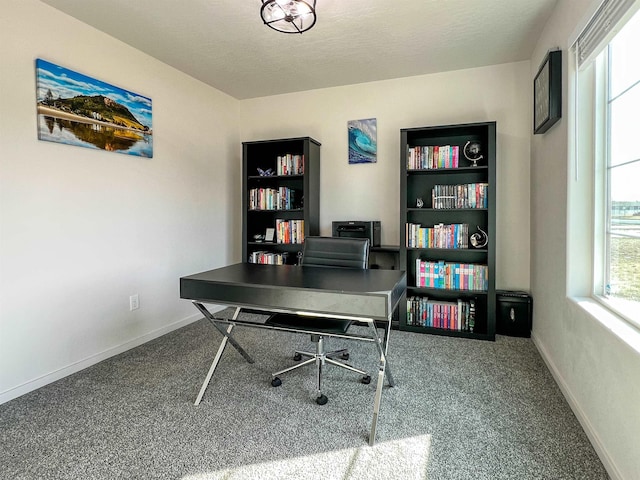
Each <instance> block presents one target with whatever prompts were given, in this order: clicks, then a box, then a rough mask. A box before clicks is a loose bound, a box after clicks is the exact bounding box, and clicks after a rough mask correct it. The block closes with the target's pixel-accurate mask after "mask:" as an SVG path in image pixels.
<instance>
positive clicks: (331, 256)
mask: <svg viewBox="0 0 640 480" xmlns="http://www.w3.org/2000/svg"><path fill="white" fill-rule="evenodd" d="M301 264H302V265H304V266H316V267H344V268H359V269H365V268H368V266H369V239H368V238H345V237H305V239H304V247H303V254H302V262H301Z"/></svg>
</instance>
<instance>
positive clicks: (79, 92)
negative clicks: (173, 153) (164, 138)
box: [36, 59, 153, 158]
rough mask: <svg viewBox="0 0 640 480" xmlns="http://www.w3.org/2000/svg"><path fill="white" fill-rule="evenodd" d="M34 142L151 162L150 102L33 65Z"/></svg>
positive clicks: (87, 79) (51, 67)
mask: <svg viewBox="0 0 640 480" xmlns="http://www.w3.org/2000/svg"><path fill="white" fill-rule="evenodd" d="M36 97H37V102H36V103H37V110H38V139H40V140H44V141H48V142H57V143H64V144H67V145H76V146H80V147H87V148H93V149H99V150H107V151H110V152H117V153H123V154H127V155H136V156H140V157H148V158H151V157H153V129H152V121H151V120H152V110H151V99H150V98H147V97H145V96H143V95H140V94H137V93H133V92H130V91H128V90H125V89H123V88H119V87H116V86H113V85H110V84H108V83H105V82H103V81H100V80H97V79H95V78H91V77H88V76H86V75H83V74H81V73H77V72H74V71H73V70H69V69H67V68H64V67H61V66H59V65H56V64H54V63H51V62H47V61H46V60H42V59H37V60H36Z"/></svg>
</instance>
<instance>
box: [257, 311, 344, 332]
mask: <svg viewBox="0 0 640 480" xmlns="http://www.w3.org/2000/svg"><path fill="white" fill-rule="evenodd" d="M352 323H353V322H352V321H351V320H341V319H338V318H324V317H305V316H302V315H295V314H290V313H277V314H275V315H273V316H271V317H270V318H269V319H268V320H267V325H273V326H274V327H283V328H295V329H298V330H304V331H309V332H319V333H327V334H336V335H339V334H344V333H347V330H348V329H349V326H350V325H351V324H352Z"/></svg>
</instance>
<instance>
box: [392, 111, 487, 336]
mask: <svg viewBox="0 0 640 480" xmlns="http://www.w3.org/2000/svg"><path fill="white" fill-rule="evenodd" d="M400 135H401V150H400V158H401V175H400V180H401V188H400V192H401V194H400V195H401V199H400V202H401V203H400V205H401V208H400V268H403V269H405V270H406V272H407V314H406V315H401V318H400V329H401V330H407V331H412V332H422V333H431V334H438V335H449V336H459V337H466V338H476V339H483V340H495V330H496V321H495V317H496V293H495V259H496V255H495V252H496V249H495V239H496V124H495V122H485V123H470V124H461V125H446V126H434V127H423V128H407V129H402V130H401V131H400ZM476 142H477V143H476ZM474 143H476V145H479V147H480V152H479V154H480V155H481V156H482V158H480V160H478V161H477V162H475V163H476V165H475V166H474V162H472V161H470V160H468V159H467V158H466V157H465V154H464V152H465V147H467V152H468V153H469V156H471V157H473V156H474V155H473V154H472V153H471V152H470V150H473V149H469V148H468V147H472V146H473V144H474ZM435 147H437V148H435ZM436 151H437V153H436ZM476 156H477V154H476ZM434 157H435V158H436V159H437V160H438V161H439V162H440V163H437V162H435V161H434ZM456 157H457V159H456ZM419 199H420V200H421V201H420V200H419ZM465 225H467V226H468V227H465ZM479 229H481V230H482V231H483V232H484V233H486V240H487V242H486V245H483V244H484V239H485V238H483V236H482V235H480V236H479V240H480V241H479V242H475V243H476V245H477V247H474V246H473V245H472V242H471V239H470V237H471V236H472V235H473V234H474V233H480V232H479ZM429 238H431V240H429ZM475 239H478V236H476V237H475ZM421 269H422V270H423V273H422V279H421V278H420V270H421Z"/></svg>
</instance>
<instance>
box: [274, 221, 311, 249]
mask: <svg viewBox="0 0 640 480" xmlns="http://www.w3.org/2000/svg"><path fill="white" fill-rule="evenodd" d="M303 242H304V220H282V219H276V243H303Z"/></svg>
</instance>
